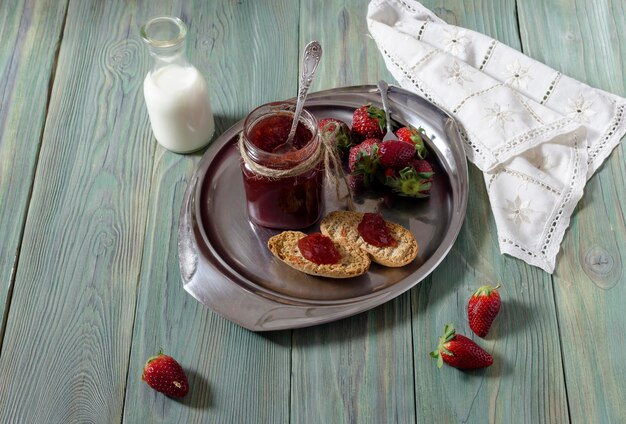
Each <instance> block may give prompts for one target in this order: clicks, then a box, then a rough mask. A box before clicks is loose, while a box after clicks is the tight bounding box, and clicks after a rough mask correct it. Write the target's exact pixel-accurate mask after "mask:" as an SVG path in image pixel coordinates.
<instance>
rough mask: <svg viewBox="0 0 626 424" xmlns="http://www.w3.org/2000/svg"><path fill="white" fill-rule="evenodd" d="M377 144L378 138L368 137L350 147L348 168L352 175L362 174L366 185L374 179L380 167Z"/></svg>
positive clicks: (378, 143) (378, 142)
mask: <svg viewBox="0 0 626 424" xmlns="http://www.w3.org/2000/svg"><path fill="white" fill-rule="evenodd" d="M379 145H380V140H379V139H376V138H368V139H366V140H364V141H363V142H361V143H360V144H357V145H356V146H353V147H352V148H351V149H350V155H349V157H348V168H349V169H350V172H352V175H363V183H364V184H365V185H366V186H368V185H369V184H370V183H371V182H372V181H373V180H374V178H375V176H376V173H377V172H378V170H379V168H380V157H379V154H378V149H379Z"/></svg>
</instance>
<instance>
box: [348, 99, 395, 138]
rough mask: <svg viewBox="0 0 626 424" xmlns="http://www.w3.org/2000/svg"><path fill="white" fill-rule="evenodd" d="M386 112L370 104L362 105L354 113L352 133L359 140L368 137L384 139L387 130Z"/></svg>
mask: <svg viewBox="0 0 626 424" xmlns="http://www.w3.org/2000/svg"><path fill="white" fill-rule="evenodd" d="M386 128H387V119H386V118H385V112H384V111H383V110H382V109H380V108H378V107H376V106H372V105H370V104H367V105H365V106H361V107H360V108H358V109H356V110H355V111H354V114H353V115H352V134H354V136H355V138H357V139H358V140H365V139H368V138H378V139H382V138H383V136H384V135H385V133H386V132H387V130H386Z"/></svg>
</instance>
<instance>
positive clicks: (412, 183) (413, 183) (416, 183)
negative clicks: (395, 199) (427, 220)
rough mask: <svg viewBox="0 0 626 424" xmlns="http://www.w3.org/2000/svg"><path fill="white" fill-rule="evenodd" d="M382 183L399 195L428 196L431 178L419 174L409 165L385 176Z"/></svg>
mask: <svg viewBox="0 0 626 424" xmlns="http://www.w3.org/2000/svg"><path fill="white" fill-rule="evenodd" d="M384 184H385V185H386V186H387V187H390V188H391V189H392V190H393V191H394V192H395V193H397V194H398V195H400V196H404V197H417V198H421V197H428V196H430V189H431V187H432V185H433V183H432V178H430V177H428V178H424V177H422V176H420V174H418V173H417V171H415V169H413V168H411V167H409V166H407V167H406V168H404V169H402V170H400V172H399V173H398V175H396V176H393V177H390V176H386V178H385V182H384Z"/></svg>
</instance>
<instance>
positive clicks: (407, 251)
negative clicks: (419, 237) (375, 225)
mask: <svg viewBox="0 0 626 424" xmlns="http://www.w3.org/2000/svg"><path fill="white" fill-rule="evenodd" d="M362 218H363V213H361V212H349V211H334V212H331V213H329V214H328V215H327V216H326V217H325V218H324V219H323V220H322V222H321V223H320V230H321V232H322V234H324V235H327V236H328V237H330V238H331V239H333V241H335V242H337V243H339V244H345V243H351V244H354V245H355V246H357V247H359V248H360V249H363V250H364V251H366V252H367V253H369V255H370V257H371V258H372V261H374V262H376V263H378V264H381V265H384V266H388V267H400V266H404V265H406V264H408V263H410V262H412V261H413V259H415V257H416V256H417V250H418V246H417V241H416V240H415V237H413V234H411V232H410V231H409V230H407V229H406V228H404V227H403V226H402V225H400V224H396V223H394V222H389V221H385V222H386V223H387V228H389V231H390V233H391V235H392V236H393V238H394V239H395V240H396V241H397V242H398V245H397V246H393V247H376V246H373V245H371V244H369V243H368V242H366V241H365V240H363V237H361V235H360V234H359V231H358V229H357V227H358V226H359V223H360V222H361V219H362Z"/></svg>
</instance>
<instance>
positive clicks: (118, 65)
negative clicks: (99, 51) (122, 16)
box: [104, 38, 141, 80]
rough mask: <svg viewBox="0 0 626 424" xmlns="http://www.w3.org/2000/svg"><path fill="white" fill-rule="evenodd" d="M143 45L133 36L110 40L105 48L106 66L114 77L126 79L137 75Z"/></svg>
mask: <svg viewBox="0 0 626 424" xmlns="http://www.w3.org/2000/svg"><path fill="white" fill-rule="evenodd" d="M140 48H141V45H140V44H139V41H137V40H134V39H132V38H129V39H125V40H115V41H110V42H109V43H108V44H107V45H106V46H105V48H104V68H105V70H106V71H108V72H109V73H111V74H112V75H113V76H114V77H118V78H122V79H124V80H126V79H129V78H132V77H135V76H136V70H137V64H136V63H135V62H136V61H140V60H141V58H140V57H139V56H138V54H139V49H140Z"/></svg>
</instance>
